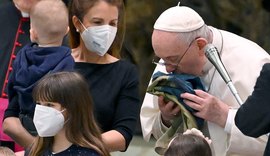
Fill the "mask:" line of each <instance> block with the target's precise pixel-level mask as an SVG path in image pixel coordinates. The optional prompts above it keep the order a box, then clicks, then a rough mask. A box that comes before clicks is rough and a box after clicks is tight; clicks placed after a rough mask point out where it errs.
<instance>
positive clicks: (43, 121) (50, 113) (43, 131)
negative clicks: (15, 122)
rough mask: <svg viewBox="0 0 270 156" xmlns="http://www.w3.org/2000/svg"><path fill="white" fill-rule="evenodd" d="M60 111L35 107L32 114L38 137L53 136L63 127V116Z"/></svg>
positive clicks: (40, 106) (45, 107)
mask: <svg viewBox="0 0 270 156" xmlns="http://www.w3.org/2000/svg"><path fill="white" fill-rule="evenodd" d="M64 111H65V109H64V110H62V111H58V110H56V109H54V108H51V107H47V106H42V105H36V108H35V114H34V124H35V127H36V129H37V132H38V135H39V136H40V137H51V136H55V135H56V134H57V133H58V132H59V131H60V130H61V129H62V128H63V126H64V121H65V119H64V116H63V114H62V112H64Z"/></svg>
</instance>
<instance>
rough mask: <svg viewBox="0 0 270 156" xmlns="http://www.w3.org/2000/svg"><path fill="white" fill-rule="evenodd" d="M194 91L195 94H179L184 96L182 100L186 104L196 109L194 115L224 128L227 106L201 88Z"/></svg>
mask: <svg viewBox="0 0 270 156" xmlns="http://www.w3.org/2000/svg"><path fill="white" fill-rule="evenodd" d="M195 93H196V95H194V94H190V93H183V94H181V95H180V96H181V97H182V98H184V102H185V103H186V104H187V105H188V106H190V107H191V108H193V109H195V110H197V111H198V112H195V113H193V114H194V115H195V116H197V117H200V118H203V119H205V120H207V121H210V122H213V123H216V124H218V125H219V126H221V127H223V128H224V127H225V124H226V120H227V116H228V112H229V106H228V105H227V104H225V103H223V102H222V101H221V100H219V99H217V98H216V97H214V96H212V95H210V94H208V93H206V92H204V91H202V90H195Z"/></svg>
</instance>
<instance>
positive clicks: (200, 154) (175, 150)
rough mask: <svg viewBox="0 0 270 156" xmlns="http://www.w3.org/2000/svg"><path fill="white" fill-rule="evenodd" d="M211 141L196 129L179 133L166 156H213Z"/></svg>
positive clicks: (172, 141) (170, 144)
mask: <svg viewBox="0 0 270 156" xmlns="http://www.w3.org/2000/svg"><path fill="white" fill-rule="evenodd" d="M211 142H212V141H211V140H210V139H208V138H207V137H205V136H204V135H203V133H202V132H201V131H199V130H198V129H196V128H192V129H191V130H187V131H186V132H184V133H183V134H181V133H178V134H177V135H176V136H175V137H174V138H173V139H172V140H171V142H170V143H169V147H168V149H167V151H166V152H165V154H164V156H212V152H211V148H210V144H211Z"/></svg>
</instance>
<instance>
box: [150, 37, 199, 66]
mask: <svg viewBox="0 0 270 156" xmlns="http://www.w3.org/2000/svg"><path fill="white" fill-rule="evenodd" d="M193 41H194V40H193ZM193 41H191V43H190V44H189V46H188V47H187V49H186V50H185V52H184V54H183V55H182V56H181V57H180V56H178V57H177V59H176V60H178V61H176V62H177V63H175V64H173V63H168V62H166V61H164V62H160V58H159V57H157V56H154V58H153V60H152V63H154V64H156V65H161V66H171V67H174V70H175V69H176V68H177V67H178V65H179V63H180V62H181V60H182V59H183V58H184V56H185V55H186V53H187V52H188V50H189V48H190V47H191V45H192V43H193Z"/></svg>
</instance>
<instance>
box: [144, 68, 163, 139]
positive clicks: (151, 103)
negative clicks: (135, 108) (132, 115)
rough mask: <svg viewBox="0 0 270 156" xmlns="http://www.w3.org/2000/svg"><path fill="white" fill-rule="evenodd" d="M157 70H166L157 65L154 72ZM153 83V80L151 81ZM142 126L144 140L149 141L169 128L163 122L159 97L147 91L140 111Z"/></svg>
mask: <svg viewBox="0 0 270 156" xmlns="http://www.w3.org/2000/svg"><path fill="white" fill-rule="evenodd" d="M156 71H161V72H166V70H165V68H164V67H162V66H159V65H158V66H157V67H156V68H155V70H154V72H153V73H155V72H156ZM149 84H151V81H150V82H149ZM140 120H141V128H142V133H143V137H144V140H146V141H149V139H150V137H151V135H153V136H154V137H155V138H156V139H158V138H160V137H161V135H162V134H163V133H164V132H165V131H166V130H167V127H166V126H165V125H163V124H162V122H161V115H160V111H159V107H158V97H157V96H154V95H152V94H149V93H146V94H145V97H144V100H143V103H142V107H141V112H140Z"/></svg>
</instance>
